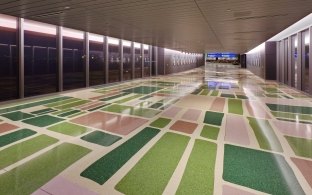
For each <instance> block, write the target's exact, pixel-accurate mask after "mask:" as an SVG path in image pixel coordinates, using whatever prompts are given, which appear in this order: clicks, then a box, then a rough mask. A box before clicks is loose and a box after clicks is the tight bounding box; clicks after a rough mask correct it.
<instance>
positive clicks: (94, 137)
mask: <svg viewBox="0 0 312 195" xmlns="http://www.w3.org/2000/svg"><path fill="white" fill-rule="evenodd" d="M81 139H82V140H85V141H87V142H91V143H94V144H98V145H101V146H110V145H112V144H113V143H115V142H117V141H118V140H120V139H121V137H119V136H116V135H111V134H108V133H104V132H101V131H94V132H92V133H89V134H88V135H85V136H83V137H81Z"/></svg>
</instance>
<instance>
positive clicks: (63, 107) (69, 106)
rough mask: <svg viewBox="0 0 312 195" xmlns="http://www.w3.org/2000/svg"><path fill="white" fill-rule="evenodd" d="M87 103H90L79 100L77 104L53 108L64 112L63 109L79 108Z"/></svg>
mask: <svg viewBox="0 0 312 195" xmlns="http://www.w3.org/2000/svg"><path fill="white" fill-rule="evenodd" d="M88 102H90V101H89V100H80V101H77V102H72V103H69V104H65V105H61V106H57V107H54V108H56V109H60V110H64V109H68V108H72V107H76V106H80V105H83V104H86V103H88Z"/></svg>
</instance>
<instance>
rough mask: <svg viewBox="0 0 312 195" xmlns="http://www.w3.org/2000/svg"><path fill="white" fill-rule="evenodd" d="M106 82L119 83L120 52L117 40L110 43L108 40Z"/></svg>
mask: <svg viewBox="0 0 312 195" xmlns="http://www.w3.org/2000/svg"><path fill="white" fill-rule="evenodd" d="M108 56H109V57H108V82H109V83H113V82H118V81H120V79H121V78H120V71H121V70H120V63H121V60H120V51H119V40H116V41H112V42H110V39H108Z"/></svg>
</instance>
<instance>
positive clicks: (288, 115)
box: [271, 112, 312, 121]
mask: <svg viewBox="0 0 312 195" xmlns="http://www.w3.org/2000/svg"><path fill="white" fill-rule="evenodd" d="M271 113H272V114H273V116H275V117H278V118H288V119H294V120H295V119H297V118H298V119H299V120H308V121H312V115H303V114H295V113H289V112H271Z"/></svg>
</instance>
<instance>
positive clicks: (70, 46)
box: [63, 29, 86, 90]
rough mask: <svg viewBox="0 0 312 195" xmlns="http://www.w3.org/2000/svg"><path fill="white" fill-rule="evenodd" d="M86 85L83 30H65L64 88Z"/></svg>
mask: <svg viewBox="0 0 312 195" xmlns="http://www.w3.org/2000/svg"><path fill="white" fill-rule="evenodd" d="M85 86H86V73H85V51H84V35H83V32H81V31H76V30H72V29H64V31H63V89H64V90H70V89H77V88H82V87H85Z"/></svg>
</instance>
